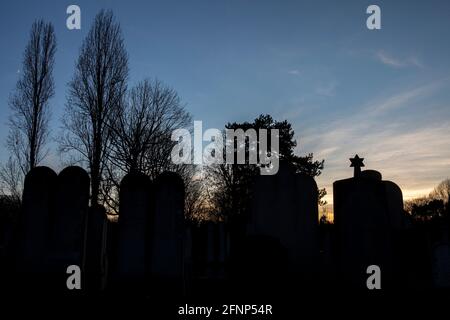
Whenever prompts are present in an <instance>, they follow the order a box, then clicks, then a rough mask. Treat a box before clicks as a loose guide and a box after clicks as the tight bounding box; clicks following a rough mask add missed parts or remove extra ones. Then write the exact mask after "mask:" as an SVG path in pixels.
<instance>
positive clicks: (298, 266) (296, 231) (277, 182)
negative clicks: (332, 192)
mask: <svg viewBox="0 0 450 320" xmlns="http://www.w3.org/2000/svg"><path fill="white" fill-rule="evenodd" d="M253 200H254V201H253V211H252V216H251V220H250V223H249V234H250V235H261V236H266V237H269V238H272V239H274V240H275V241H277V242H279V245H281V246H282V247H284V248H285V249H286V252H287V257H288V265H289V270H286V272H288V273H289V274H291V275H292V276H295V277H301V278H303V279H304V280H305V281H307V280H308V281H309V280H312V279H313V277H311V275H312V274H314V272H315V270H316V263H317V250H318V206H317V201H318V194H317V185H316V182H315V181H314V179H313V178H311V177H308V176H305V175H301V174H296V173H294V171H293V169H292V168H291V167H290V166H289V165H288V164H285V163H281V164H280V169H279V171H278V173H277V174H275V175H271V176H259V177H258V179H257V180H256V182H255V192H254V199H253ZM269 238H267V239H269ZM267 239H266V240H267ZM275 245H276V244H275V243H274V246H275Z"/></svg>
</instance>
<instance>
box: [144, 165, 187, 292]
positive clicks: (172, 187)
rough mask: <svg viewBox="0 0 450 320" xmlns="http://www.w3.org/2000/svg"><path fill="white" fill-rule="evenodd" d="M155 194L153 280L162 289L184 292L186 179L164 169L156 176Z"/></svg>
mask: <svg viewBox="0 0 450 320" xmlns="http://www.w3.org/2000/svg"><path fill="white" fill-rule="evenodd" d="M154 194H155V202H154V215H153V219H152V222H151V229H150V230H151V239H150V242H151V258H150V273H151V278H152V283H153V284H154V286H155V287H157V288H158V289H160V290H162V291H170V290H173V293H174V294H177V293H181V292H182V290H183V285H184V284H183V282H182V281H183V271H184V255H185V252H184V251H185V250H184V249H185V247H184V245H185V225H184V182H183V179H182V178H181V176H180V175H178V174H176V173H172V172H164V173H162V174H161V175H160V176H159V177H158V178H157V179H156V180H155V183H154ZM167 293H169V292H167Z"/></svg>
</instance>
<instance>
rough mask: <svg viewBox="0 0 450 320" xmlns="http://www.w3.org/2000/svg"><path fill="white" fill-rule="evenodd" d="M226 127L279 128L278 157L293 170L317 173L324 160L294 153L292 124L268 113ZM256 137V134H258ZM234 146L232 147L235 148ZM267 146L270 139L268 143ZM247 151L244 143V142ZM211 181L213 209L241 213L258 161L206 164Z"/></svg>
mask: <svg viewBox="0 0 450 320" xmlns="http://www.w3.org/2000/svg"><path fill="white" fill-rule="evenodd" d="M225 127H226V129H242V130H244V131H246V130H248V129H255V131H256V132H257V133H258V130H259V129H267V132H270V131H269V130H271V129H278V130H279V154H278V157H279V160H280V161H283V162H284V163H288V164H290V165H291V166H292V167H293V168H294V171H295V172H296V173H303V174H306V175H309V176H311V177H315V176H318V175H320V174H321V171H322V169H323V166H324V160H322V161H314V160H313V155H312V154H308V155H306V156H298V155H296V154H295V153H294V149H295V147H296V146H297V142H296V140H295V138H294V134H295V133H294V130H293V129H292V125H291V124H290V123H289V122H288V121H287V120H284V121H276V120H274V119H273V118H272V117H271V116H270V115H260V116H259V117H258V118H256V119H255V120H254V121H253V122H251V123H250V122H244V123H236V122H235V123H228V124H227V125H226V126H225ZM258 141H259V138H258ZM235 149H236V148H235ZM268 149H270V141H269V147H268ZM246 152H248V143H246ZM206 172H207V174H208V176H209V183H210V184H211V189H212V190H213V191H212V195H211V202H212V204H213V206H214V207H215V210H216V211H218V212H220V213H221V214H224V215H226V216H232V215H243V214H244V215H245V214H246V212H247V210H248V209H249V206H250V201H251V197H252V194H251V184H252V182H253V180H254V178H255V176H257V175H259V172H260V170H259V167H258V165H254V164H249V163H248V157H246V163H245V164H242V165H230V164H220V165H214V166H211V167H208V168H206ZM325 194H326V192H325V190H324V189H322V190H320V191H319V195H320V198H319V199H318V201H320V199H321V197H323V196H324V195H325Z"/></svg>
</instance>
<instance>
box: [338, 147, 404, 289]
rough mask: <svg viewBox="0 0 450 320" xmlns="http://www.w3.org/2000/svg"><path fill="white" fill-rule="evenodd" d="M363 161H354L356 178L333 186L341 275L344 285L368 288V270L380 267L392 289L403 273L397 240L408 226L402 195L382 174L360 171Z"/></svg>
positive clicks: (384, 284)
mask: <svg viewBox="0 0 450 320" xmlns="http://www.w3.org/2000/svg"><path fill="white" fill-rule="evenodd" d="M363 159H364V158H362V159H361V158H359V157H358V155H356V156H355V158H352V159H350V160H351V162H352V165H351V166H353V167H355V173H354V177H353V178H349V179H344V180H339V181H336V182H334V184H333V205H334V223H335V228H336V246H337V247H336V253H337V269H338V270H337V271H338V274H339V278H340V279H341V280H342V281H343V284H342V285H344V286H347V287H354V288H366V280H367V277H368V275H367V273H366V270H367V267H368V266H370V265H377V266H379V267H380V269H381V272H382V275H383V286H384V287H390V286H392V285H393V284H394V283H393V280H394V275H395V274H396V273H397V272H399V271H400V270H399V266H398V264H397V263H396V261H395V256H396V250H397V248H396V246H397V243H396V241H395V238H396V237H395V236H396V234H397V232H399V230H401V228H403V222H404V217H403V213H404V212H403V198H402V193H401V190H400V188H399V187H398V186H397V185H396V184H394V183H393V182H390V181H383V180H382V178H381V174H380V173H379V172H377V171H374V170H366V171H360V167H361V166H363V163H362V160H363Z"/></svg>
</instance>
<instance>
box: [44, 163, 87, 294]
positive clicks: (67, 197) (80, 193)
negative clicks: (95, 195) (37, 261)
mask: <svg viewBox="0 0 450 320" xmlns="http://www.w3.org/2000/svg"><path fill="white" fill-rule="evenodd" d="M55 201H56V206H55V216H54V219H53V224H52V230H51V253H50V263H51V270H52V272H54V273H55V275H57V283H58V285H59V287H61V288H63V289H65V288H66V284H65V278H66V277H67V274H66V269H67V267H68V266H70V265H77V266H79V267H80V268H81V270H82V271H84V260H83V258H84V244H85V241H84V240H85V236H86V219H87V214H88V209H89V175H88V174H87V172H86V171H85V170H84V169H82V168H80V167H75V166H73V167H67V168H65V169H64V170H63V171H61V172H60V174H59V175H58V178H57V189H56V198H55Z"/></svg>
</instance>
